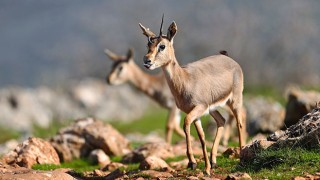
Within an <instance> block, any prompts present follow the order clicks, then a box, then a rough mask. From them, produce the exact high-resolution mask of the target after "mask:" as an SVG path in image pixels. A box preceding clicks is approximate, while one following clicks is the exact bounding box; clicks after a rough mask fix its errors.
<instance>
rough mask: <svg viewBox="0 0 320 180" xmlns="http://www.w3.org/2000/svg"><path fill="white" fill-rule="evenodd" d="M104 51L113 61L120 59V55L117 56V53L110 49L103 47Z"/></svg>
mask: <svg viewBox="0 0 320 180" xmlns="http://www.w3.org/2000/svg"><path fill="white" fill-rule="evenodd" d="M104 53H105V54H106V55H107V56H108V57H109V58H110V59H111V60H114V61H117V60H119V59H120V56H118V55H117V54H115V53H113V52H112V51H110V50H109V49H105V50H104Z"/></svg>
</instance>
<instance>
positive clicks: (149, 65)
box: [143, 56, 152, 69]
mask: <svg viewBox="0 0 320 180" xmlns="http://www.w3.org/2000/svg"><path fill="white" fill-rule="evenodd" d="M143 62H144V64H143V66H144V67H146V68H147V69H149V68H150V67H151V66H152V64H151V60H150V59H149V58H148V57H147V56H144V58H143Z"/></svg>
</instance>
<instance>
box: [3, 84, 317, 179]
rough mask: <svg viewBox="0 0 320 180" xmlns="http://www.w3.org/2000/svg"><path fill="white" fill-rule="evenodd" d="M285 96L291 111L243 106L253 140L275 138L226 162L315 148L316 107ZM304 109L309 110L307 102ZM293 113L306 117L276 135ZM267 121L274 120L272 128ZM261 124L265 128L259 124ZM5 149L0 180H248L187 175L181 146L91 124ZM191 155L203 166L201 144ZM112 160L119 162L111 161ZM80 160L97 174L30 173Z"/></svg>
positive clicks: (232, 152) (259, 102) (254, 102)
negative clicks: (44, 166) (276, 151)
mask: <svg viewBox="0 0 320 180" xmlns="http://www.w3.org/2000/svg"><path fill="white" fill-rule="evenodd" d="M289 94H290V101H289V103H290V104H291V105H287V107H286V111H285V110H284V109H283V108H281V106H278V105H277V104H275V103H272V102H271V101H269V100H265V99H261V98H256V99H250V100H248V101H247V102H246V103H249V104H250V105H247V109H248V112H249V113H248V119H249V121H247V125H249V127H251V130H252V129H253V127H259V128H260V130H258V129H259V128H256V131H255V134H256V133H257V132H265V131H267V132H269V131H272V132H274V133H272V134H271V135H269V136H267V137H265V136H264V135H258V136H256V138H254V139H253V140H252V141H251V142H249V143H248V145H247V146H246V147H245V148H244V149H243V150H242V151H241V153H240V151H239V149H238V148H228V149H226V148H225V147H220V148H219V153H220V154H223V155H224V156H226V157H228V158H240V164H245V163H249V162H250V160H252V159H254V158H255V155H256V154H257V153H259V152H261V151H264V150H267V149H272V148H273V149H276V148H285V147H290V148H293V147H303V148H314V147H319V146H320V106H319V105H316V104H314V105H312V106H311V105H301V104H303V103H302V102H307V101H303V100H301V99H303V97H302V96H303V93H299V91H297V90H295V93H289ZM294 97H295V98H294ZM295 100H296V101H298V103H297V102H296V101H295ZM307 103H309V104H311V101H308V102H307ZM292 104H299V106H294V105H292ZM294 107H303V108H305V107H308V108H309V109H310V111H308V112H309V113H307V114H305V115H304V116H303V117H302V118H301V117H300V118H299V120H296V119H295V118H293V117H291V119H294V121H296V122H297V123H295V124H294V125H293V126H291V127H289V128H287V129H285V130H283V131H281V130H278V129H280V128H281V126H282V125H283V124H282V123H279V122H277V123H275V120H277V119H279V120H278V121H282V122H284V119H285V118H284V115H285V114H286V117H287V119H290V118H288V115H287V114H288V111H294ZM295 111H298V110H295ZM297 117H298V116H297ZM297 117H296V118H297ZM268 119H272V120H273V121H271V122H272V123H270V120H268ZM281 119H282V120H281ZM263 121H265V122H267V123H262V122H263ZM268 122H269V123H268ZM262 124H267V125H262ZM268 124H270V125H268ZM129 139H130V140H129ZM132 139H135V140H137V139H141V142H143V143H142V144H141V145H140V146H138V147H136V148H132V145H131V140H132ZM8 144H10V145H11V146H14V149H13V150H12V151H10V152H9V153H7V154H5V155H4V156H3V157H2V158H1V161H0V179H168V178H171V179H252V178H251V177H250V176H249V174H247V173H240V172H239V173H230V172H229V171H228V170H227V169H223V168H221V167H218V169H213V170H212V172H211V175H210V176H207V175H204V174H203V171H202V168H203V167H200V166H199V167H198V169H196V170H195V171H191V170H189V169H186V167H187V163H188V160H187V159H186V158H185V157H186V156H185V152H186V146H185V142H184V141H182V142H180V143H179V142H178V143H176V144H173V145H169V144H167V143H165V142H163V141H162V140H161V138H159V137H157V136H156V135H154V134H153V135H152V134H151V135H150V137H147V136H146V137H141V136H128V138H127V137H125V136H124V135H122V134H121V133H120V132H118V131H117V130H116V129H115V128H113V127H112V126H111V125H110V124H107V123H105V122H102V121H100V120H97V119H93V118H84V119H78V120H76V121H74V123H73V124H71V125H70V126H68V127H65V128H62V129H60V131H59V132H58V133H57V134H56V135H55V136H53V137H51V138H50V139H48V140H44V139H41V138H36V137H32V138H29V139H27V140H26V141H24V142H22V143H20V144H15V143H8ZM209 147H210V146H209ZM193 150H194V154H195V155H197V157H198V158H197V161H198V162H203V160H202V150H201V145H200V143H199V142H197V141H195V142H193ZM114 157H118V159H117V160H115V158H114ZM176 157H182V158H178V159H177V158H176ZM79 158H85V159H87V160H88V161H90V162H91V163H93V164H97V165H99V168H96V169H95V170H93V171H91V170H90V171H85V172H82V173H79V172H76V171H74V170H72V169H66V168H58V169H54V170H33V169H32V167H33V166H34V165H36V164H55V165H57V166H58V165H60V164H61V163H62V162H68V161H73V160H75V159H79ZM119 158H120V159H119ZM168 159H172V160H170V161H168ZM199 164H201V163H199ZM132 166H134V167H132ZM216 171H217V172H225V173H223V175H222V174H221V173H215V172H216ZM319 178H320V177H319V174H308V173H305V174H304V175H303V176H301V177H295V178H294V179H319Z"/></svg>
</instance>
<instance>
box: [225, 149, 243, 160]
mask: <svg viewBox="0 0 320 180" xmlns="http://www.w3.org/2000/svg"><path fill="white" fill-rule="evenodd" d="M222 155H223V156H225V157H228V158H239V157H240V148H239V147H236V148H228V149H227V150H226V151H225V152H224V153H222Z"/></svg>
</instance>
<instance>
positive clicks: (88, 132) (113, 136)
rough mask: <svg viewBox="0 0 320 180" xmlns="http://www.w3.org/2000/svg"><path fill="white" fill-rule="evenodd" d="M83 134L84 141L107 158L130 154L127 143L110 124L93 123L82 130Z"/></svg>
mask: <svg viewBox="0 0 320 180" xmlns="http://www.w3.org/2000/svg"><path fill="white" fill-rule="evenodd" d="M83 133H84V137H85V139H86V141H88V142H89V143H90V144H91V145H92V146H94V147H97V148H100V149H102V150H103V151H104V152H105V153H106V154H107V155H109V156H122V155H124V154H127V153H129V152H130V147H129V146H130V145H129V141H128V140H127V139H126V138H125V137H124V136H123V135H122V134H120V133H119V132H118V131H117V130H116V129H114V128H113V127H112V126H111V125H110V124H104V123H103V122H101V121H94V122H93V123H91V124H88V125H87V126H86V127H85V128H84V132H83Z"/></svg>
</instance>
